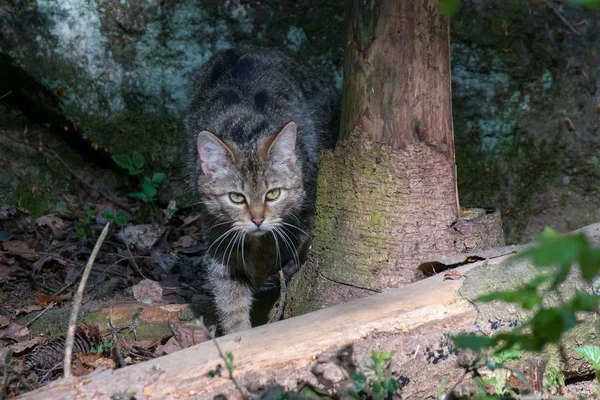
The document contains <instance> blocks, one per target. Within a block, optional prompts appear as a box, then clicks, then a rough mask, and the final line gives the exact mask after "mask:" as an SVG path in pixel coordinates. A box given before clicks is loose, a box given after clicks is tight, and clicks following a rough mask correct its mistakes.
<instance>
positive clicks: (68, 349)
mask: <svg viewBox="0 0 600 400" xmlns="http://www.w3.org/2000/svg"><path fill="white" fill-rule="evenodd" d="M108 228H110V222H107V223H106V225H105V226H104V229H103V230H102V233H101V234H100V237H99V238H98V241H97V242H96V245H95V246H94V249H93V250H92V254H91V255H90V258H89V260H88V262H87V265H86V266H85V270H84V271H83V275H82V276H81V282H79V287H78V288H77V292H76V293H75V298H74V299H73V309H72V310H71V318H69V330H68V331H67V339H66V341H65V359H64V362H63V365H64V367H63V374H64V376H65V378H69V377H70V376H71V356H72V355H73V343H74V341H75V327H76V325H77V314H79V308H81V301H82V300H83V290H84V289H85V284H86V283H87V280H88V278H89V276H90V272H91V271H92V265H94V260H95V259H96V256H97V255H98V251H100V247H101V246H102V242H104V239H105V238H106V235H108Z"/></svg>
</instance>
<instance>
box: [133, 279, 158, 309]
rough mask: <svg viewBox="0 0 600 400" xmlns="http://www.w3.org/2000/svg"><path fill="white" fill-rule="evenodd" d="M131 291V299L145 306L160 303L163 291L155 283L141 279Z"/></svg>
mask: <svg viewBox="0 0 600 400" xmlns="http://www.w3.org/2000/svg"><path fill="white" fill-rule="evenodd" d="M131 290H133V297H135V299H136V300H137V301H141V302H143V303H146V304H152V303H160V302H161V301H162V293H163V289H162V287H161V286H160V284H159V283H158V282H156V281H152V280H150V279H143V280H141V281H140V282H139V283H138V284H137V285H134V286H133V287H132V288H131Z"/></svg>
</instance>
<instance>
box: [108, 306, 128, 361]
mask: <svg viewBox="0 0 600 400" xmlns="http://www.w3.org/2000/svg"><path fill="white" fill-rule="evenodd" d="M108 327H109V328H110V331H111V334H112V338H113V349H114V350H115V353H116V356H117V368H121V367H124V366H125V365H127V364H126V363H125V360H124V359H123V355H122V354H121V349H120V348H119V338H118V336H117V328H115V325H114V323H113V308H112V306H110V309H109V312H108Z"/></svg>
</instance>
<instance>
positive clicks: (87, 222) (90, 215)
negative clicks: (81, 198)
mask: <svg viewBox="0 0 600 400" xmlns="http://www.w3.org/2000/svg"><path fill="white" fill-rule="evenodd" d="M83 212H84V214H85V218H84V219H82V220H81V223H82V226H80V227H79V228H77V230H76V231H75V232H77V234H78V235H79V236H85V235H86V234H87V233H89V232H90V227H91V225H92V219H94V217H95V214H94V210H92V207H91V206H90V205H89V204H86V205H85V206H83Z"/></svg>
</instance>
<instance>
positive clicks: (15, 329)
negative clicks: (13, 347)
mask: <svg viewBox="0 0 600 400" xmlns="http://www.w3.org/2000/svg"><path fill="white" fill-rule="evenodd" d="M27 335H29V329H27V327H26V326H25V325H21V324H18V323H16V322H11V323H10V324H9V325H8V326H7V327H6V328H4V329H0V337H5V336H7V337H13V338H20V337H23V336H27Z"/></svg>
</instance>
